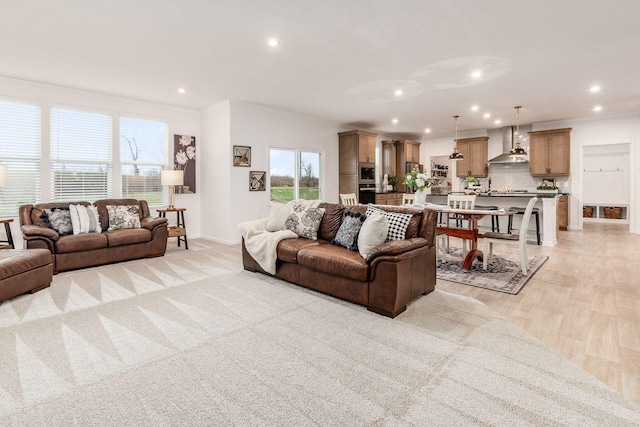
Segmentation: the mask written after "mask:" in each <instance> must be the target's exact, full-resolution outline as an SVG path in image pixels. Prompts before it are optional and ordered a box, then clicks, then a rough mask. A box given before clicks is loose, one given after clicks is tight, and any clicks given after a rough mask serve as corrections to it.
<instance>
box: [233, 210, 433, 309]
mask: <svg viewBox="0 0 640 427" xmlns="http://www.w3.org/2000/svg"><path fill="white" fill-rule="evenodd" d="M319 207H321V208H325V213H324V216H323V218H322V222H321V223H320V228H319V230H318V240H309V239H304V238H297V239H285V240H282V241H280V242H279V243H278V247H277V256H278V260H277V263H276V274H275V276H276V277H278V278H280V279H283V280H286V281H288V282H292V283H296V284H298V285H302V286H304V287H307V288H310V289H314V290H316V291H320V292H323V293H326V294H329V295H333V296H335V297H338V298H341V299H344V300H347V301H351V302H354V303H356V304H360V305H363V306H365V307H367V309H369V310H371V311H374V312H376V313H379V314H382V315H385V316H389V317H395V316H397V315H398V314H400V313H402V312H403V311H404V310H405V309H406V306H407V304H408V303H409V302H411V301H412V300H413V299H415V298H417V297H419V296H420V295H426V294H428V293H429V292H431V291H433V290H434V288H435V284H436V248H435V246H434V238H435V233H436V222H437V221H436V217H437V212H436V211H433V210H431V209H417V208H403V207H394V206H376V207H378V208H380V209H383V210H386V211H390V212H398V213H409V214H412V215H413V216H412V218H411V221H410V223H409V226H408V228H407V231H406V239H405V240H393V241H389V242H385V243H383V244H382V245H380V246H378V247H377V248H375V251H374V253H373V254H371V255H370V256H369V257H368V258H367V259H364V258H363V257H362V256H361V255H360V254H359V252H358V251H352V250H349V249H347V248H344V247H342V246H337V245H333V244H331V243H330V242H331V240H333V238H334V237H335V235H336V233H337V231H338V229H339V228H340V224H341V223H342V220H343V214H344V212H345V210H349V211H352V212H357V213H362V214H364V213H365V212H366V210H367V206H362V205H359V206H349V207H345V206H342V205H337V204H330V203H323V204H320V206H319ZM242 260H243V264H244V268H245V270H249V271H259V272H261V273H265V274H268V273H266V272H265V271H264V270H263V269H262V268H261V267H260V265H259V264H258V263H257V262H256V261H255V260H254V259H253V258H252V257H251V255H250V254H249V253H248V252H247V250H246V247H245V245H244V241H243V244H242Z"/></svg>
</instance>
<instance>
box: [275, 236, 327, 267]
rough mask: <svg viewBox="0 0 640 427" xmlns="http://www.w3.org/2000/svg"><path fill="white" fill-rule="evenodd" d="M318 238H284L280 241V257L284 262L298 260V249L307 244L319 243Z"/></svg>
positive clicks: (278, 250) (278, 251) (295, 261)
mask: <svg viewBox="0 0 640 427" xmlns="http://www.w3.org/2000/svg"><path fill="white" fill-rule="evenodd" d="M318 244H319V242H318V241H317V240H309V239H284V240H281V241H280V243H278V248H277V253H278V259H279V260H280V261H282V262H292V263H297V262H298V251H299V250H300V249H302V248H305V247H307V246H314V245H318Z"/></svg>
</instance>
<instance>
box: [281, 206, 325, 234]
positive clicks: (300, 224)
mask: <svg viewBox="0 0 640 427" xmlns="http://www.w3.org/2000/svg"><path fill="white" fill-rule="evenodd" d="M323 215H324V209H322V208H312V207H309V206H307V205H305V204H304V203H292V204H291V209H290V210H289V216H288V217H287V221H286V222H285V224H284V228H285V229H287V230H291V231H293V232H294V233H296V234H297V235H298V236H300V237H304V238H305V239H311V240H316V239H317V238H318V228H320V222H321V221H322V216H323Z"/></svg>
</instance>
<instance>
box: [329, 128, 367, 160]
mask: <svg viewBox="0 0 640 427" xmlns="http://www.w3.org/2000/svg"><path fill="white" fill-rule="evenodd" d="M352 132H353V133H354V135H355V136H356V137H357V138H358V163H375V162H376V136H377V134H375V133H371V132H366V131H362V130H356V131H352ZM344 133H350V132H342V133H339V134H338V135H343V134H344Z"/></svg>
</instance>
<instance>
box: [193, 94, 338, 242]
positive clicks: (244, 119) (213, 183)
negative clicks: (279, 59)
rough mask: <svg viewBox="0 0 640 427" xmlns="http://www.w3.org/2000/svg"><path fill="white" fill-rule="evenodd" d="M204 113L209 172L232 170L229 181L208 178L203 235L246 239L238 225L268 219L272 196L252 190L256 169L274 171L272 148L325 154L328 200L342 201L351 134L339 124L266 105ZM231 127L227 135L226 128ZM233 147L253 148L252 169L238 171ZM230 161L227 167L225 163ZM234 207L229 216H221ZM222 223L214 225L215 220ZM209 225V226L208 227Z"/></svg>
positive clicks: (213, 109)
mask: <svg viewBox="0 0 640 427" xmlns="http://www.w3.org/2000/svg"><path fill="white" fill-rule="evenodd" d="M226 110H227V107H226V105H225V106H214V107H211V108H209V109H207V110H204V111H203V114H202V130H203V131H202V133H203V135H204V137H203V139H206V140H207V141H206V145H207V148H206V154H205V155H206V160H205V161H206V162H207V172H205V173H206V174H208V171H209V168H218V167H220V168H221V170H225V171H226V170H227V169H229V173H228V177H229V180H228V181H226V180H225V179H224V177H221V175H222V172H220V173H217V174H216V176H220V180H218V179H214V178H213V176H211V177H210V176H209V175H206V176H205V177H204V180H203V188H204V191H205V194H207V195H210V196H207V197H205V198H203V212H204V216H203V237H208V238H211V239H214V240H217V241H220V242H224V243H236V242H239V241H240V233H239V231H238V230H237V225H238V224H239V223H241V222H244V221H249V220H253V219H259V218H264V217H266V216H267V215H268V212H269V192H268V191H249V172H250V171H267V172H268V171H269V148H271V147H273V148H291V149H297V150H306V151H316V152H320V153H321V155H322V171H321V173H322V176H323V177H324V180H323V183H324V186H323V196H322V199H323V200H326V201H329V202H334V203H337V202H338V135H337V134H338V132H342V131H345V130H348V129H346V128H344V127H343V126H341V125H340V124H338V123H335V122H331V121H327V120H324V119H319V118H315V117H311V116H306V115H303V114H296V113H290V112H286V111H282V110H278V109H275V108H269V107H264V106H261V105H256V104H250V103H244V102H236V101H231V102H230V103H229V104H228V111H226ZM227 126H228V128H229V134H228V135H226V134H225V132H224V131H221V130H220V129H218V128H220V127H227ZM233 145H244V146H250V147H251V167H232V166H230V165H231V164H232V153H231V151H232V147H233ZM222 163H224V164H222ZM221 209H228V217H225V216H219V215H217V214H215V211H216V210H221ZM216 221H219V222H217V223H216V224H215V225H214V224H209V222H216ZM205 223H206V224H205Z"/></svg>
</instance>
